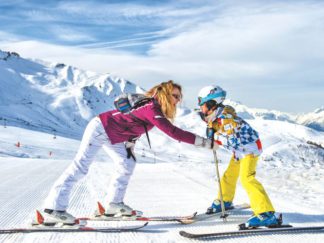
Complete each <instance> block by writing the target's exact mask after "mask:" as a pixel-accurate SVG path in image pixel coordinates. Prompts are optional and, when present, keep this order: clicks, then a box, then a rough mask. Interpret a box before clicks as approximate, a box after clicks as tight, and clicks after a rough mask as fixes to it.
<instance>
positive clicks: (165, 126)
mask: <svg viewBox="0 0 324 243" xmlns="http://www.w3.org/2000/svg"><path fill="white" fill-rule="evenodd" d="M132 114H133V115H135V116H136V117H138V118H139V119H141V120H143V121H145V122H146V123H147V130H148V131H149V130H151V129H152V128H153V127H154V126H156V127H157V128H159V129H160V130H161V131H163V132H164V133H166V134H167V135H169V136H170V137H172V138H174V139H176V140H178V141H182V142H186V143H190V144H194V143H195V138H196V135H195V134H193V133H191V132H187V131H184V130H182V129H180V128H178V127H176V126H174V125H172V123H171V122H170V121H169V120H168V119H167V118H166V117H165V116H164V115H163V113H162V111H161V106H160V105H159V104H158V103H157V102H156V101H154V100H152V101H150V102H148V103H147V104H145V105H143V106H141V107H139V108H137V109H136V110H133V111H132ZM99 117H100V120H101V122H102V124H103V127H104V128H105V131H106V133H107V135H108V137H109V139H110V141H111V143H112V144H115V143H121V142H125V141H128V140H130V139H133V138H137V137H139V136H141V135H142V134H143V133H145V129H144V126H143V125H142V124H141V123H139V122H138V121H136V119H135V118H134V117H132V116H131V115H129V114H123V113H120V112H118V111H117V110H111V111H107V112H104V113H101V114H100V115H99Z"/></svg>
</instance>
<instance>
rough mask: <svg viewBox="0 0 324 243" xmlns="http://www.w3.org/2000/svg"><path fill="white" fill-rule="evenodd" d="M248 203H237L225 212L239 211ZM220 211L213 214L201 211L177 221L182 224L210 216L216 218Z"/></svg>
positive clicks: (245, 207)
mask: <svg viewBox="0 0 324 243" xmlns="http://www.w3.org/2000/svg"><path fill="white" fill-rule="evenodd" d="M249 208H250V205H249V204H247V203H243V204H238V205H235V206H233V207H231V208H229V209H227V210H226V212H229V213H231V214H233V213H235V212H240V211H242V210H244V209H249ZM221 215H222V213H221V212H219V213H213V214H206V213H201V214H196V215H195V217H192V218H184V219H182V220H180V221H179V222H180V223H182V224H192V223H195V222H198V221H203V220H207V219H211V218H216V217H221Z"/></svg>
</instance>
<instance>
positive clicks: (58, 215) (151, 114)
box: [43, 80, 211, 224]
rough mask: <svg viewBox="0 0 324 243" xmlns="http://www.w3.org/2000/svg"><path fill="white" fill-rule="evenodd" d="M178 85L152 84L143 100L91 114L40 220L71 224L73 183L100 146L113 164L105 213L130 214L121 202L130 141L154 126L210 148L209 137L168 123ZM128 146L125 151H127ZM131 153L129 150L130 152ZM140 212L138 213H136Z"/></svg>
mask: <svg viewBox="0 0 324 243" xmlns="http://www.w3.org/2000/svg"><path fill="white" fill-rule="evenodd" d="M181 91H182V89H181V86H180V85H178V84H176V83H174V82H173V81H171V80H170V81H168V82H163V83H161V84H159V85H156V86H154V87H153V88H152V89H150V90H149V91H148V92H147V93H146V96H147V97H151V98H152V99H151V100H150V101H148V102H147V103H146V104H144V105H142V106H140V107H138V108H136V109H134V110H132V112H131V114H123V113H120V112H118V111H117V110H111V111H107V112H104V113H102V114H100V115H99V116H98V117H95V118H93V119H92V120H91V121H90V122H89V124H88V126H87V127H86V130H85V132H84V135H83V138H82V141H81V145H80V148H79V150H78V153H77V155H76V157H75V158H74V161H73V163H72V164H71V165H70V167H68V168H67V169H66V171H65V172H64V173H63V174H62V175H61V177H60V178H59V179H58V180H57V181H56V183H55V184H54V186H53V188H52V190H51V191H50V193H49V195H48V197H47V199H46V200H45V209H44V212H43V216H44V223H46V224H53V223H59V222H60V223H65V224H73V223H74V221H75V218H74V217H73V216H72V215H71V214H69V213H67V212H66V209H67V207H68V204H69V196H70V192H71V189H72V187H73V186H74V184H75V183H76V182H77V181H78V180H79V179H81V178H82V177H83V176H85V175H86V174H87V173H88V170H89V166H90V164H91V163H92V161H93V160H94V156H95V154H96V153H97V151H98V150H99V149H100V148H101V147H103V148H104V149H105V151H106V152H107V154H108V155H109V156H110V157H111V159H112V160H113V161H114V164H115V172H114V174H113V176H112V179H111V182H110V186H109V188H108V190H107V191H108V199H107V201H106V202H105V203H107V204H106V212H105V214H106V215H120V216H130V215H132V214H134V212H135V211H134V210H133V209H132V208H131V207H130V206H127V205H126V204H124V203H123V199H124V196H125V192H126V188H127V185H128V181H129V179H130V177H131V175H132V173H133V171H134V168H135V165H136V161H135V157H133V156H129V151H130V150H131V151H133V149H134V145H135V143H134V142H132V141H134V140H136V139H137V138H138V137H140V136H141V135H142V134H144V133H145V128H144V126H143V123H140V122H138V119H140V120H141V121H144V122H145V123H146V129H147V130H150V129H152V128H153V127H154V126H156V127H157V128H159V129H160V130H161V131H163V132H164V133H166V134H167V135H169V136H170V137H172V138H174V139H176V140H179V141H182V142H186V143H189V144H193V145H195V146H198V147H206V148H211V141H210V140H207V139H205V138H202V137H200V136H198V135H195V134H193V133H190V132H187V131H184V130H181V129H180V128H178V127H175V126H174V125H172V123H171V121H172V120H173V119H174V117H175V114H176V105H177V103H178V102H179V101H180V100H181V98H182V92H181ZM127 150H128V152H127ZM132 155H133V154H132ZM139 214H140V213H139Z"/></svg>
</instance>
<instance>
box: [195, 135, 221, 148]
mask: <svg viewBox="0 0 324 243" xmlns="http://www.w3.org/2000/svg"><path fill="white" fill-rule="evenodd" d="M195 146H196V147H200V148H207V149H214V150H216V149H218V144H217V143H215V142H214V141H212V140H211V139H207V138H203V137H200V136H198V135H196V138H195Z"/></svg>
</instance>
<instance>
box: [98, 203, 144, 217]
mask: <svg viewBox="0 0 324 243" xmlns="http://www.w3.org/2000/svg"><path fill="white" fill-rule="evenodd" d="M142 215H143V212H141V211H137V210H134V209H132V208H131V207H130V206H128V205H126V204H124V203H123V202H120V203H113V202H112V203H109V204H108V206H107V208H104V207H103V206H102V204H101V203H100V202H98V208H97V210H96V211H95V216H96V217H101V216H105V217H124V216H125V217H140V216H142Z"/></svg>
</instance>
